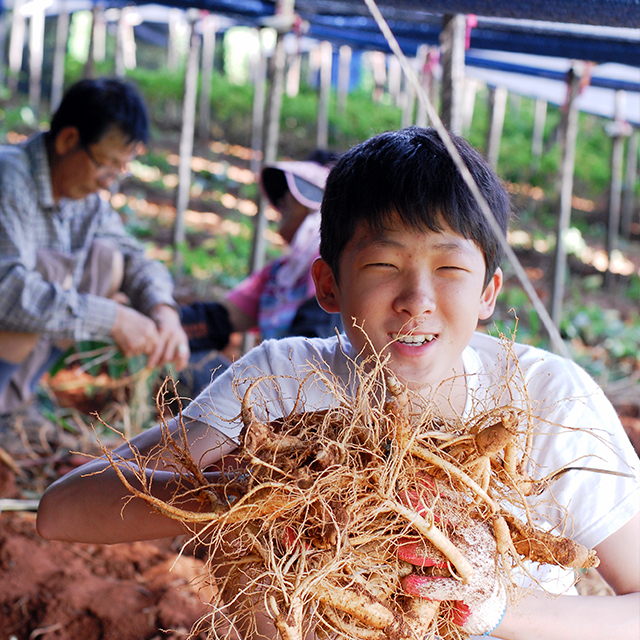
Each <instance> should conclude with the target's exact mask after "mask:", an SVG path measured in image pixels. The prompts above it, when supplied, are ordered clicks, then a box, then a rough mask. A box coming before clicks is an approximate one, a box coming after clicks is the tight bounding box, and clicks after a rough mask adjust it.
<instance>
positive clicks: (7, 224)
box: [0, 133, 176, 341]
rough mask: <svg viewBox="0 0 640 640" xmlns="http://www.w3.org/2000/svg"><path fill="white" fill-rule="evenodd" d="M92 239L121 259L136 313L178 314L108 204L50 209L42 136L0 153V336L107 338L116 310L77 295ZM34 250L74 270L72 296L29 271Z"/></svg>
mask: <svg viewBox="0 0 640 640" xmlns="http://www.w3.org/2000/svg"><path fill="white" fill-rule="evenodd" d="M98 238H100V239H106V240H109V241H110V242H111V243H113V244H115V246H116V247H118V249H119V250H120V251H121V252H122V254H123V256H124V264H125V273H124V281H123V285H122V291H123V292H124V293H126V294H127V295H128V296H129V299H130V300H131V303H132V305H133V307H134V308H136V309H137V310H138V311H140V312H142V313H144V314H146V315H149V313H150V312H151V310H152V308H153V307H154V306H156V305H158V304H168V305H171V306H174V307H175V306H176V305H175V302H174V300H173V281H172V279H171V276H170V274H169V272H168V270H167V269H166V267H165V266H164V265H163V264H162V263H160V262H157V261H154V260H149V259H148V258H147V257H146V256H145V255H144V250H143V247H142V246H141V245H140V244H139V243H138V242H137V241H136V240H135V239H134V238H133V237H131V236H130V235H129V234H128V233H127V232H126V230H125V228H124V225H123V223H122V220H121V219H120V216H119V215H118V213H117V212H116V211H114V210H113V209H112V208H111V206H110V205H109V203H108V202H107V201H105V200H103V199H102V198H101V197H100V196H99V195H98V194H91V195H89V196H88V197H86V198H84V199H81V200H71V199H64V198H63V199H60V201H59V202H58V203H57V204H56V203H55V201H54V199H53V191H52V187H51V177H50V171H49V162H48V158H47V151H46V147H45V140H44V134H42V133H40V134H37V135H35V136H33V137H32V138H30V139H29V140H27V141H26V142H25V143H22V144H19V145H11V146H3V147H0V330H4V331H16V332H28V333H39V334H46V335H50V336H52V337H55V338H70V339H73V340H76V341H78V340H88V339H95V340H102V339H105V338H107V337H108V336H109V335H110V333H111V329H112V327H113V323H114V320H115V314H116V303H115V302H114V301H112V300H108V299H107V298H102V297H99V296H96V295H92V294H88V293H79V292H78V291H77V287H78V284H79V282H80V280H81V277H82V272H83V269H84V266H85V261H86V258H87V253H88V251H89V248H90V247H91V244H92V243H93V241H94V240H95V239H98ZM40 249H50V250H53V251H56V252H58V253H61V254H64V255H66V256H69V258H70V260H71V261H72V262H75V266H74V270H73V282H72V284H71V287H70V288H63V287H62V286H61V285H60V284H58V283H49V282H47V281H45V279H44V278H43V277H42V276H41V275H40V273H39V272H38V271H36V270H35V267H36V260H37V254H38V250H40Z"/></svg>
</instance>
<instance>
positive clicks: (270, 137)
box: [250, 0, 294, 273]
mask: <svg viewBox="0 0 640 640" xmlns="http://www.w3.org/2000/svg"><path fill="white" fill-rule="evenodd" d="M293 7H294V0H279V1H278V4H277V7H276V14H277V15H278V16H279V17H280V19H281V20H282V24H285V23H287V21H288V22H289V24H288V25H287V26H285V27H283V28H282V30H279V32H278V37H277V38H276V46H275V49H274V52H273V65H272V74H273V75H272V77H271V82H270V83H269V91H268V97H267V116H266V117H265V123H266V126H265V139H264V144H263V146H262V148H263V150H264V151H263V155H262V160H263V164H272V163H274V162H275V160H276V156H277V152H278V141H279V139H280V111H281V108H282V95H283V93H284V75H285V62H286V51H285V47H284V36H285V33H287V32H288V31H289V30H290V29H291V27H292V26H293V23H294V15H293ZM267 206H268V201H267V199H266V197H265V196H264V195H263V194H260V201H259V205H258V214H257V215H256V219H255V227H254V232H253V244H252V247H251V261H250V271H251V273H253V272H255V271H258V270H259V269H261V268H262V267H263V266H264V262H265V255H266V241H265V237H264V232H265V231H266V228H267V216H266V211H267Z"/></svg>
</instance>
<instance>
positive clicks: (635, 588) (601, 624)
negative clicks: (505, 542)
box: [492, 514, 640, 640]
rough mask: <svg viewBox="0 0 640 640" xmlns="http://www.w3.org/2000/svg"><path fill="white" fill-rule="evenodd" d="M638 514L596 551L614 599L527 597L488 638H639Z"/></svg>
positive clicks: (639, 515) (601, 570)
mask: <svg viewBox="0 0 640 640" xmlns="http://www.w3.org/2000/svg"><path fill="white" fill-rule="evenodd" d="M638 540H640V514H636V515H635V516H634V517H633V518H632V519H631V520H630V521H629V522H628V523H627V524H626V525H624V526H623V527H621V528H620V529H618V531H616V532H615V533H613V534H611V535H610V536H609V537H608V538H607V539H606V540H604V541H603V542H601V543H600V544H599V545H597V546H596V551H597V552H598V557H599V558H600V567H599V568H598V570H599V571H600V573H601V574H602V576H603V577H604V578H605V580H606V581H607V582H608V583H609V585H610V586H611V587H612V588H613V590H614V591H615V593H616V594H617V595H616V596H614V597H612V596H560V597H558V598H551V597H548V596H546V595H544V594H539V595H538V594H535V593H533V594H530V595H527V596H525V597H523V598H522V600H521V601H520V602H519V603H518V605H517V606H511V607H509V608H508V609H507V612H506V614H505V616H504V619H503V621H502V623H501V624H500V625H499V626H498V628H497V629H496V630H495V631H494V632H493V634H492V637H494V638H503V639H504V640H602V639H603V638H613V637H615V638H616V640H637V639H638V638H639V637H640V545H638Z"/></svg>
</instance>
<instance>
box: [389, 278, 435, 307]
mask: <svg viewBox="0 0 640 640" xmlns="http://www.w3.org/2000/svg"><path fill="white" fill-rule="evenodd" d="M395 307H396V311H397V312H399V313H407V314H409V316H410V317H416V316H421V315H423V314H426V313H431V312H433V311H434V310H435V308H436V302H435V295H434V289H433V285H432V283H431V282H430V281H429V280H428V279H427V278H424V277H419V276H418V277H413V278H410V279H409V280H408V281H407V282H406V284H405V286H404V288H403V290H402V292H401V293H400V295H399V296H398V297H397V298H396V301H395Z"/></svg>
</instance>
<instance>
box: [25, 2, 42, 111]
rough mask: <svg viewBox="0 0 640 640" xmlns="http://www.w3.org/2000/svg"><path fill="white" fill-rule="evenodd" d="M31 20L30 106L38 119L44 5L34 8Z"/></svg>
mask: <svg viewBox="0 0 640 640" xmlns="http://www.w3.org/2000/svg"><path fill="white" fill-rule="evenodd" d="M32 10H33V13H32V14H31V18H30V20H29V105H30V106H31V110H32V111H33V113H34V114H35V116H36V118H37V117H38V114H39V113H40V97H41V95H42V58H43V52H44V4H42V3H37V4H34V6H33V9H32Z"/></svg>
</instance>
